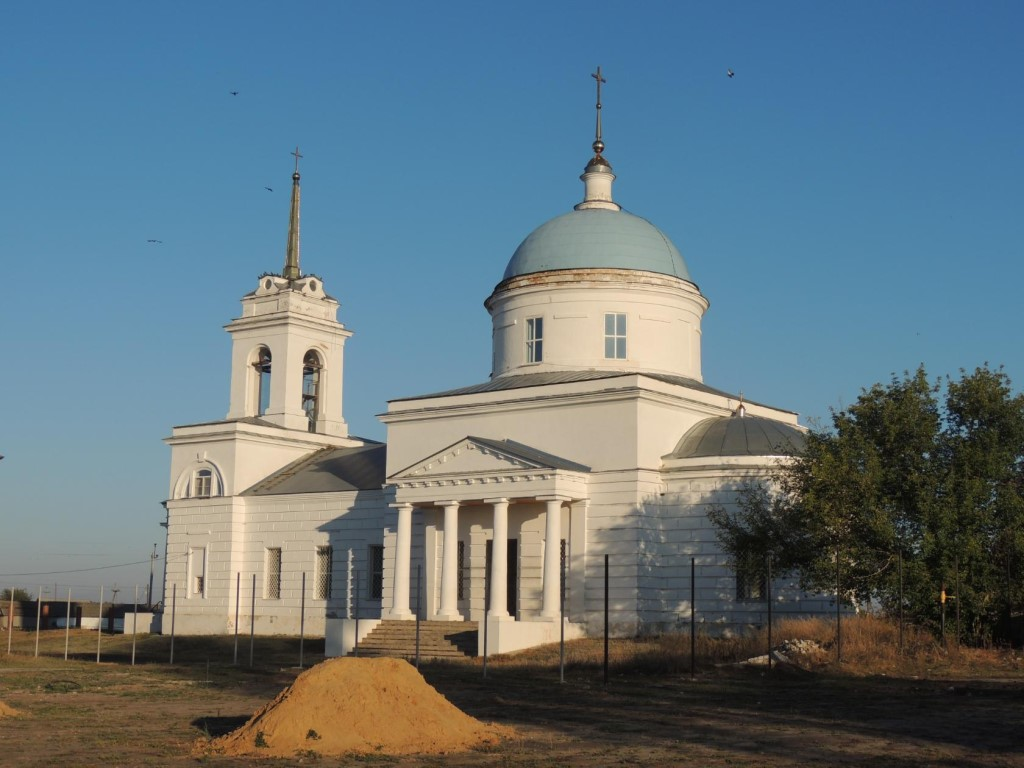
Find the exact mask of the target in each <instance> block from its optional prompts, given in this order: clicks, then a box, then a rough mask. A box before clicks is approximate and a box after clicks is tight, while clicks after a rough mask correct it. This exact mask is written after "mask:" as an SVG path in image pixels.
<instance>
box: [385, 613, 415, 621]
mask: <svg viewBox="0 0 1024 768" xmlns="http://www.w3.org/2000/svg"><path fill="white" fill-rule="evenodd" d="M385 618H386V619H387V620H388V621H412V620H413V619H415V618H416V614H414V613H413V612H412V611H394V612H393V613H389V614H388V615H387V616H386V617H385Z"/></svg>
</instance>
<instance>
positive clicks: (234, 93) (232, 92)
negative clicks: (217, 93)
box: [228, 91, 238, 96]
mask: <svg viewBox="0 0 1024 768" xmlns="http://www.w3.org/2000/svg"><path fill="white" fill-rule="evenodd" d="M228 93H230V94H231V95H232V96H237V95H238V91H228Z"/></svg>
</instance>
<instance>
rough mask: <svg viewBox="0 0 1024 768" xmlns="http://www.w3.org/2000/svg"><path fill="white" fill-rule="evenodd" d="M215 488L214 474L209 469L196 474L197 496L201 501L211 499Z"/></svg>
mask: <svg viewBox="0 0 1024 768" xmlns="http://www.w3.org/2000/svg"><path fill="white" fill-rule="evenodd" d="M212 486H213V473H212V472H211V471H210V470H208V469H200V470H199V471H198V472H196V492H195V494H194V495H195V496H198V497H199V498H201V499H205V498H209V496H210V490H211V488H212Z"/></svg>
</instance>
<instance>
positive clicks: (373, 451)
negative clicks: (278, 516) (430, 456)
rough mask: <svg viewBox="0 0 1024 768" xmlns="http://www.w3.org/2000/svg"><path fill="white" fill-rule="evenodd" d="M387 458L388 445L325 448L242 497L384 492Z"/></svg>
mask: <svg viewBox="0 0 1024 768" xmlns="http://www.w3.org/2000/svg"><path fill="white" fill-rule="evenodd" d="M386 458H387V446H386V445H385V444H384V443H370V444H368V445H362V446H359V447H356V448H322V449H320V450H319V451H314V452H313V453H311V454H309V455H308V456H303V457H302V458H301V459H299V460H298V461H294V462H292V463H291V464H289V465H288V466H286V467H284V468H283V469H280V470H278V471H277V472H275V473H274V474H272V475H270V476H269V477H266V478H264V479H263V480H261V481H260V482H258V483H256V484H255V485H254V486H252V487H251V488H249V489H248V490H246V491H243V492H242V494H241V495H242V496H276V495H279V494H289V493H333V492H336V491H371V490H380V488H381V486H382V485H384V480H385V477H386V475H385V461H386Z"/></svg>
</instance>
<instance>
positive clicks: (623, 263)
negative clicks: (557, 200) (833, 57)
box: [502, 208, 693, 282]
mask: <svg viewBox="0 0 1024 768" xmlns="http://www.w3.org/2000/svg"><path fill="white" fill-rule="evenodd" d="M595 267H603V268H606V269H607V268H611V269H640V270H645V271H647V272H657V273H660V274H663V275H674V276H675V277H679V278H682V279H683V280H687V281H689V282H693V280H692V278H691V277H690V271H689V270H688V269H687V268H686V262H684V261H683V257H682V255H681V254H680V253H679V251H678V250H677V249H676V247H675V246H674V245H673V244H672V241H671V240H669V239H668V237H666V236H665V234H664V233H663V232H662V231H661V230H660V229H658V228H657V227H656V226H654V225H653V224H651V222H649V221H647V219H643V218H641V217H639V216H634V215H633V214H631V213H627V212H625V211H613V210H605V209H600V208H594V209H584V210H577V211H570V212H569V213H565V214H562V215H561V216H558V217H556V218H554V219H551V220H550V221H548V222H547V223H545V224H542V225H541V226H539V227H538V228H537V229H535V230H534V231H533V232H531V233H530V235H529V236H527V238H526V239H525V240H523V242H522V243H521V244H520V245H519V247H518V248H517V249H516V252H515V253H514V254H512V258H511V259H510V260H509V262H508V266H507V267H506V268H505V275H504V277H503V278H502V279H504V280H507V279H509V278H510V277H516V276H518V275H528V274H531V273H534V272H549V271H551V270H555V269H586V268H595Z"/></svg>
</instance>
